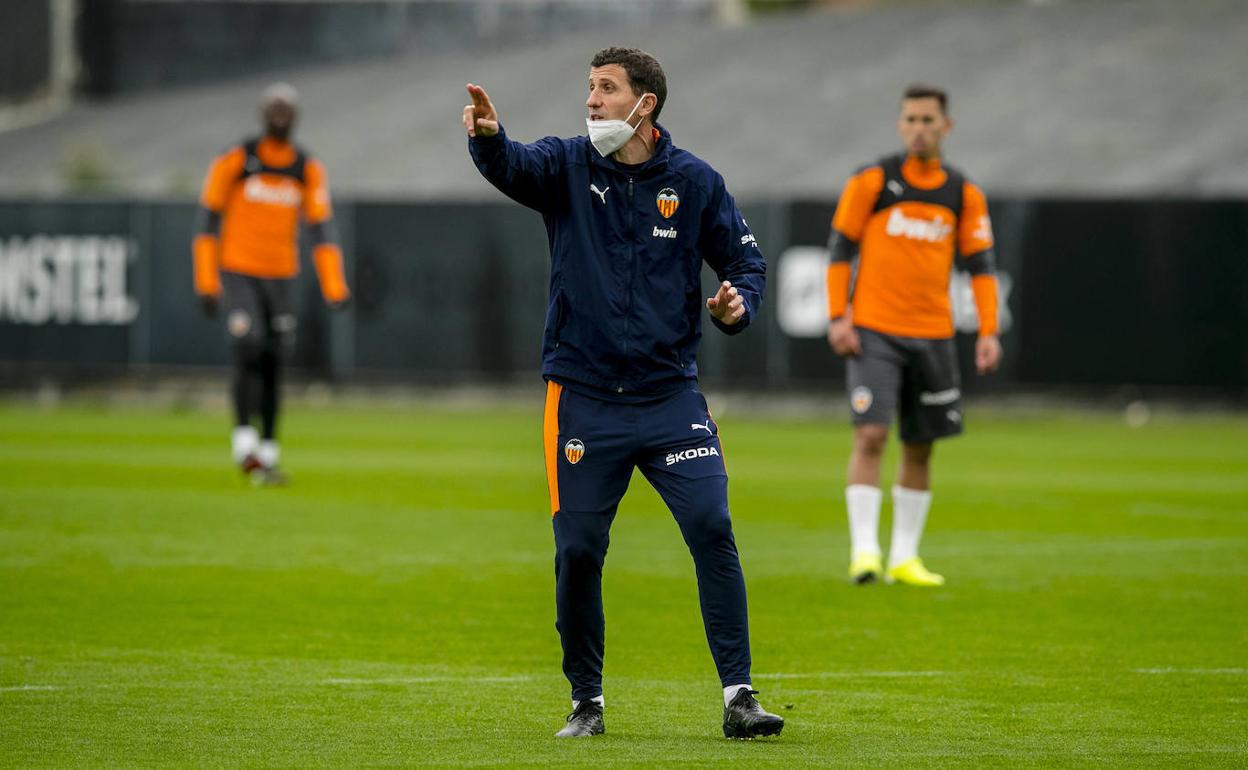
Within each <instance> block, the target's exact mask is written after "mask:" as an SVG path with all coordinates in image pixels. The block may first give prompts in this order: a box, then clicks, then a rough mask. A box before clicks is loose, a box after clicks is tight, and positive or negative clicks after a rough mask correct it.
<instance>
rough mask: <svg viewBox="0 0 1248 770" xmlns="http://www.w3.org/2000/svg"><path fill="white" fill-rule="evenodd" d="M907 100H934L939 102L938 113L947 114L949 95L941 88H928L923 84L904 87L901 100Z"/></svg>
mask: <svg viewBox="0 0 1248 770" xmlns="http://www.w3.org/2000/svg"><path fill="white" fill-rule="evenodd" d="M907 99H935V100H936V101H938V102H940V111H941V112H943V113H944V114H946V115H948V114H949V94H948V93H947V92H946V91H945V89H943V88H939V87H937V86H929V85H927V84H925V83H913V84H911V85H909V86H907V87H906V92H905V93H904V94H902V97H901V100H902V101H903V102H904V101H905V100H907Z"/></svg>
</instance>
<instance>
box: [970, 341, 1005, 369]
mask: <svg viewBox="0 0 1248 770" xmlns="http://www.w3.org/2000/svg"><path fill="white" fill-rule="evenodd" d="M1000 365H1001V340H1000V339H999V338H998V337H997V335H995V334H989V335H986V336H983V337H980V338H979V339H977V340H976V341H975V369H976V371H978V372H979V373H980V374H991V373H992V372H995V371H996V370H997V367H998V366H1000Z"/></svg>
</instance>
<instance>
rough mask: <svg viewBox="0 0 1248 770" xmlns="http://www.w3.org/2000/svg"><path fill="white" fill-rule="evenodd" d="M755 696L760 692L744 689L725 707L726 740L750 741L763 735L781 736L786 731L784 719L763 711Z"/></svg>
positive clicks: (738, 691)
mask: <svg viewBox="0 0 1248 770" xmlns="http://www.w3.org/2000/svg"><path fill="white" fill-rule="evenodd" d="M755 695H758V690H751V689H749V688H748V687H743V688H741V689H740V690H737V694H736V695H735V696H734V697H733V699H732V701H731V702H730V703H729V704H728V705H727V706H724V737H725V738H737V739H740V740H747V741H748V740H750V739H752V738H758V737H760V736H763V735H779V734H780V731H781V730H783V729H784V718H783V717H778V716H776V715H775V714H768V713H767V712H766V711H763V707H762V706H760V705H758V701H756V700H754V696H755Z"/></svg>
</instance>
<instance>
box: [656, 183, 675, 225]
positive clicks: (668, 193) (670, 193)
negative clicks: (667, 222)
mask: <svg viewBox="0 0 1248 770" xmlns="http://www.w3.org/2000/svg"><path fill="white" fill-rule="evenodd" d="M654 202H655V203H656V204H658V207H659V213H660V214H662V215H663V217H664V218H665V219H671V218H672V214H675V213H676V209H677V208H678V207H679V206H680V196H679V195H677V194H676V191H675V190H673V189H672V188H670V187H664V188H663V189H662V190H659V196H658V197H657V198H655V199H654Z"/></svg>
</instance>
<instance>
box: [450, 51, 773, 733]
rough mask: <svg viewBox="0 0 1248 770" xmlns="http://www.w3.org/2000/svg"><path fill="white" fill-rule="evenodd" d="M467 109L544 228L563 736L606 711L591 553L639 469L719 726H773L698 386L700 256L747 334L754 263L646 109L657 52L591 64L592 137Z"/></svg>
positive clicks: (592, 726)
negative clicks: (540, 129)
mask: <svg viewBox="0 0 1248 770" xmlns="http://www.w3.org/2000/svg"><path fill="white" fill-rule="evenodd" d="M468 92H469V94H470V95H471V97H472V104H470V105H468V106H466V107H464V127H465V129H466V130H467V132H468V136H469V137H470V138H469V140H468V149H469V152H470V153H471V155H472V159H473V162H474V163H476V165H477V168H478V169H479V170H480V171H481V173H482V175H484V176H485V178H486V179H488V180H489V181H490V182H491V183H492V184H493V185H494V186H495V187H497V188H498V189H499V190H501V191H502V192H504V193H505V194H506V195H508V196H509V197H511V198H513V199H514V200H516V201H518V202H519V203H522V204H524V205H525V206H528V207H529V208H532V209H535V210H537V211H539V212H541V214H542V218H543V220H544V221H545V223H546V231H547V234H548V236H549V240H550V255H551V271H550V299H549V304H548V307H547V311H546V333H545V340H544V345H543V353H542V364H543V366H542V373H543V376H544V377H545V379H546V381H547V394H546V415H545V428H544V439H545V450H546V474H547V480H548V483H549V486H550V499H551V512H552V515H553V517H554V518H553V521H554V532H555V581H556V588H555V596H556V605H557V613H558V622H557V627H558V629H559V635H560V639H561V641H562V643H563V671H564V674H565V675H566V676H567V678H568V681H569V682H570V683H571V684H572V714H571V715H569V717H568V720H567V725H566V726H565V727H564V728H563V729H562V730H560V731H559V733H558V734H559V735H560V736H562V737H580V736H588V735H596V734H598V733H601V732H602V731H603V721H602V704H603V698H602V657H603V635H604V629H603V612H602V565H603V560H604V558H605V556H606V552H607V543H608V533H609V530H610V528H611V522H612V520H613V519H614V518H615V512H616V507H617V505H618V504H619V501H620V498H621V497H623V496H624V492H625V490H626V489H627V487H628V481H629V478H630V477H631V475H632V472H633V468H634V467H637V468H640V469H641V472H642V473H643V474H644V475H645V477H646V479H647V480H648V481H649V482H650V483H651V484H652V485H654V487H655V489H657V490H658V492H659V494H660V495H661V496H662V497H663V500H664V502H666V503H667V505H668V507H669V508H670V509H671V511H672V514H673V516H674V517H675V518H676V521H677V523H678V524H679V526H680V530H681V533H682V534H683V535H684V538H685V542H686V543H687V544H688V546H689V551H690V553H691V554H692V555H693V561H694V565H695V568H696V571H697V576H698V593H699V596H700V600H701V605H702V618H703V622H704V624H705V626H706V636H707V641H708V642H709V643H710V648H711V654H712V656H713V657H714V659H715V665H716V667H717V669H718V671H719V676H720V683H721V684H722V685H723V687H724V725H723V727H724V734H725V735H726V736H728V737H732V738H752V737H755V736H758V735H775V734H777V733H779V732H780V730H781V728H782V727H783V725H784V720H782V719H781V718H780V717H778V716H775V715H774V714H768V713H767V712H765V711H764V710H763V709H762V707H761V706H759V704H758V702H757V701H756V700H755V699H754V697H753V696H754V694H756V693H755V692H754V691H753V690H752V689H751V688H750V639H749V623H748V619H747V612H746V600H745V580H744V578H743V576H742V573H741V563H740V559H739V558H738V556H737V547H736V542H735V541H734V540H733V535H732V521H731V519H730V518H729V515H728V477H727V473H726V471H725V468H724V458H723V448H722V446H721V445H720V442H719V436H718V433H719V430H718V428H717V426H716V425H715V421H714V419H713V418H712V417H711V415H710V413H709V412H708V411H707V407H706V400H705V399H704V398H703V397H702V394H701V393H700V392H699V391H698V387H697V371H698V370H697V363H696V357H697V351H698V343H699V341H700V339H701V321H702V307H703V304H704V302H703V300H702V295H701V285H700V275H701V270H702V262H703V260H705V261H706V263H707V264H708V265H710V266H711V268H712V269H713V270H714V271H715V273H716V274H717V275H718V276H719V279H720V282H721V283H720V286H719V289H718V291H717V292H716V294H715V296H714V297H711V298H710V299H707V300H705V306H706V308H707V310H708V311H709V313H710V316H711V322H712V323H713V324H714V325H715V326H716V327H717V328H719V329H720V330H721V331H723V332H725V333H727V334H736V333H738V332H740V331H742V330H744V329H745V328H746V327H747V326H748V325H749V324H750V322H751V321H752V320H753V319H754V316H755V314H756V313H757V312H758V309H759V305H760V304H761V303H762V294H763V284H764V278H765V271H766V264H765V262H764V260H763V255H762V253H761V252H760V251H759V249H758V244H757V243H756V242H755V240H754V236H753V234H752V233H751V232H750V229H749V227H748V226H747V225H746V223H745V220H744V219H742V218H741V212H740V211H738V210H737V206H736V203H735V202H734V201H733V198H732V196H731V195H729V194H728V191H727V190H726V189H725V188H724V180H723V177H721V176H720V175H719V174H718V173H716V172H715V170H714V169H712V168H711V167H710V166H708V165H707V164H706V163H704V162H703V161H701V160H699V159H698V158H696V157H694V156H693V155H691V154H690V153H688V152H685V151H684V150H680V149H677V148H676V147H674V146H673V145H672V139H671V135H670V134H668V132H667V131H666V130H664V129H663V128H662V127H661V126H659V125H658V124H657V123H656V122H655V121H656V119H657V118H658V116H659V112H660V111H661V110H662V108H663V102H664V100H665V99H666V96H667V82H666V78H665V76H664V74H663V70H662V68H661V67H660V66H659V63H658V61H656V60H655V59H654V57H652V56H650V55H649V54H647V53H644V52H642V51H638V50H636V49H626V48H608V49H605V50H603V51H600V52H599V53H598V54H597V55H596V56H595V57H594V59H593V61H592V62H591V63H590V73H589V98H588V99H587V100H586V103H585V106H586V109H587V111H588V120H587V121H586V124H587V129H588V133H589V136H587V137H584V136H582V137H576V138H574V139H559V138H556V137H547V138H545V139H541V140H539V141H537V142H534V143H533V144H527V145H526V144H521V143H519V142H514V141H511V140H509V139H508V138H507V135H506V133H505V132H504V131H503V128H502V126H501V125H500V124H499V122H498V114H497V112H496V111H495V109H494V106H493V104H492V103H491V102H490V99H489V96H487V95H486V93H485V90H484V89H482V88H481V87H479V86H476V85H472V84H469V85H468Z"/></svg>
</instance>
